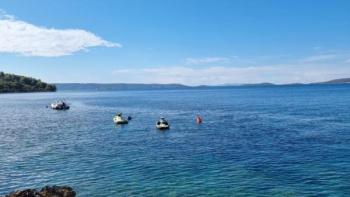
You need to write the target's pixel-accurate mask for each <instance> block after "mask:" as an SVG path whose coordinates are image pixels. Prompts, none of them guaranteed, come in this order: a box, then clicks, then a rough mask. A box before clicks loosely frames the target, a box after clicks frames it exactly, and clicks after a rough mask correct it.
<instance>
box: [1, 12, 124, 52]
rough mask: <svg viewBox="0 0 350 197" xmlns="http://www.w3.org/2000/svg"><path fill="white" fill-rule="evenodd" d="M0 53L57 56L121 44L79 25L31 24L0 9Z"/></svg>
mask: <svg viewBox="0 0 350 197" xmlns="http://www.w3.org/2000/svg"><path fill="white" fill-rule="evenodd" d="M0 15H1V16H0V53H15V54H21V55H25V56H42V57H58V56H65V55H71V54H73V53H75V52H78V51H81V50H86V49H88V48H90V47H98V46H101V47H121V45H120V44H118V43H113V42H109V41H106V40H104V39H102V38H101V37H99V36H96V35H95V34H93V33H91V32H89V31H86V30H82V29H54V28H46V27H40V26H35V25H33V24H30V23H27V22H24V21H20V20H17V19H15V18H14V17H13V16H10V15H7V14H4V12H3V11H2V12H0Z"/></svg>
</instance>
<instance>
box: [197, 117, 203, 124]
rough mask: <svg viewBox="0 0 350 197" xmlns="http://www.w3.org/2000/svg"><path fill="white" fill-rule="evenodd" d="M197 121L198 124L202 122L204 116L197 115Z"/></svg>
mask: <svg viewBox="0 0 350 197" xmlns="http://www.w3.org/2000/svg"><path fill="white" fill-rule="evenodd" d="M196 122H197V124H201V123H202V122H203V119H202V117H200V116H196Z"/></svg>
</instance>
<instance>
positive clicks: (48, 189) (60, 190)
mask: <svg viewBox="0 0 350 197" xmlns="http://www.w3.org/2000/svg"><path fill="white" fill-rule="evenodd" d="M75 195H76V193H75V191H74V190H73V189H72V188H71V187H67V186H61V187H60V186H45V187H43V188H42V189H41V190H40V192H39V191H38V190H36V189H26V190H22V191H15V192H12V193H10V194H9V195H7V196H6V197H75Z"/></svg>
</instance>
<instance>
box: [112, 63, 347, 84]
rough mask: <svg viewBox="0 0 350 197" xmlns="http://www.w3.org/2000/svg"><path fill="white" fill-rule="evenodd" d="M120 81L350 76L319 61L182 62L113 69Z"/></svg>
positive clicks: (306, 79)
mask: <svg viewBox="0 0 350 197" xmlns="http://www.w3.org/2000/svg"><path fill="white" fill-rule="evenodd" d="M113 74H114V75H115V76H117V79H118V82H123V83H181V84H187V85H201V84H208V85H217V84H241V83H261V82H272V83H277V84H284V83H300V82H304V83H309V82H320V81H327V80H330V79H336V78H342V77H347V76H350V68H349V67H348V66H341V67H337V69H334V67H333V66H319V65H272V66H250V67H206V68H199V69H198V68H190V67H184V66H178V67H169V68H147V69H117V70H114V71H113Z"/></svg>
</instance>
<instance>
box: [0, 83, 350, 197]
mask: <svg viewBox="0 0 350 197" xmlns="http://www.w3.org/2000/svg"><path fill="white" fill-rule="evenodd" d="M57 98H58V99H59V98H64V99H66V100H67V101H68V102H69V103H70V104H71V109H70V110H69V111H53V110H51V109H48V108H46V106H47V105H48V104H49V103H50V102H52V101H54V100H56V99H57ZM116 112H123V113H124V114H125V115H130V116H132V117H133V120H132V121H131V122H130V123H129V124H128V125H124V126H116V125H114V124H113V122H112V117H113V115H114V114H115V113H116ZM196 114H200V115H201V116H202V117H203V120H204V122H203V124H202V125H197V124H195V119H194V118H195V115H196ZM160 116H164V117H166V118H167V119H168V120H169V122H170V124H171V129H170V130H169V131H165V132H160V131H157V130H156V129H155V122H156V121H157V119H158V118H159V117H160ZM48 184H49V185H54V184H55V185H70V186H72V187H73V188H74V189H75V190H76V191H77V192H78V196H82V197H85V196H199V195H207V196H272V195H275V196H286V195H289V196H305V195H315V196H350V86H349V85H332V86H327V85H323V86H321V85H318V86H316V85H315V86H281V87H243V88H233V89H221V90H220V89H217V90H214V89H208V90H176V91H119V92H57V93H34V94H3V95H0V196H1V195H4V194H6V193H8V192H10V191H13V190H16V189H23V188H28V187H30V188H33V187H34V188H39V187H42V186H44V185H48Z"/></svg>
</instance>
